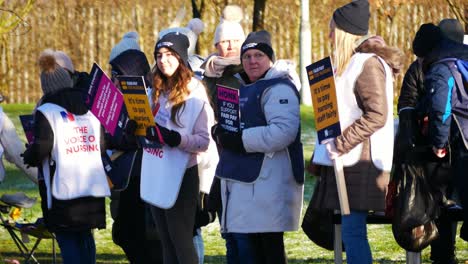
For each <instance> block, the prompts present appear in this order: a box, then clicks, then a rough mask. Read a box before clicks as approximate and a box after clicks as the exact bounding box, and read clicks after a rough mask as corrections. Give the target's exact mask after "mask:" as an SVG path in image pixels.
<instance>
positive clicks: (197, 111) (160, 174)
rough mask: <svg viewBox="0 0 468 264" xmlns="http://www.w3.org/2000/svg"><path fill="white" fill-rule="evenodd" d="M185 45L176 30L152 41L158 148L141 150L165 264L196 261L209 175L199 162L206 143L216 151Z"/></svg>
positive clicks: (153, 136) (152, 131)
mask: <svg viewBox="0 0 468 264" xmlns="http://www.w3.org/2000/svg"><path fill="white" fill-rule="evenodd" d="M188 47H189V40H188V38H187V37H186V36H185V35H183V34H180V33H168V34H166V35H164V36H163V37H162V38H161V39H159V40H158V42H157V43H156V47H155V51H154V57H155V59H156V65H155V67H154V69H153V74H154V78H153V89H152V91H151V94H150V105H151V107H152V110H153V115H154V121H155V126H154V127H151V128H149V129H148V130H147V135H146V137H147V139H149V140H152V141H159V142H160V143H161V144H162V147H161V148H160V149H147V148H145V149H144V151H143V158H142V169H141V197H142V199H143V200H145V201H146V202H148V203H149V204H151V205H153V206H152V208H151V210H152V214H153V218H154V220H155V222H156V227H157V230H158V232H159V236H160V239H161V244H162V247H163V261H164V263H197V262H198V257H197V253H196V251H195V247H194V244H193V241H192V237H193V228H194V224H195V211H196V208H197V202H198V197H199V195H198V194H199V190H200V187H199V184H200V182H203V181H204V180H206V179H205V175H207V174H205V173H204V169H205V166H204V165H205V164H202V163H203V161H204V159H203V157H204V154H205V153H207V150H208V149H209V147H211V149H212V148H214V149H215V151H216V146H215V145H214V143H213V144H211V146H210V142H212V141H210V133H209V131H210V130H209V129H210V128H211V126H212V125H213V124H214V114H213V110H212V108H211V106H210V103H209V100H208V96H207V94H206V90H205V87H204V86H203V84H202V83H201V82H200V81H199V80H198V79H196V78H194V75H193V72H192V71H191V69H190V68H189V66H188V63H187V59H188V54H187V49H188ZM215 156H217V153H216V155H215ZM201 168H203V169H201ZM199 171H200V173H199ZM213 176H214V174H213V175H212V177H213ZM199 177H200V179H199ZM212 177H211V180H212ZM209 185H211V184H209Z"/></svg>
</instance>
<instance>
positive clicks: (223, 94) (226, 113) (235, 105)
mask: <svg viewBox="0 0 468 264" xmlns="http://www.w3.org/2000/svg"><path fill="white" fill-rule="evenodd" d="M216 90H217V100H218V104H217V106H218V124H220V125H221V127H222V128H224V129H226V130H228V131H231V132H236V133H237V132H240V111H239V90H238V89H234V88H230V87H227V86H223V85H219V84H218V85H216Z"/></svg>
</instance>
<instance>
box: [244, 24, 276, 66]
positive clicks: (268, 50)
mask: <svg viewBox="0 0 468 264" xmlns="http://www.w3.org/2000/svg"><path fill="white" fill-rule="evenodd" d="M249 49H258V50H260V51H261V52H263V53H265V54H266V55H267V56H268V58H270V60H271V61H273V62H274V61H275V52H274V51H273V48H272V47H271V35H270V33H269V32H268V31H266V30H260V31H255V32H251V33H250V34H249V35H248V36H247V38H246V39H245V41H244V43H242V48H241V58H242V55H244V53H245V52H246V51H248V50H249Z"/></svg>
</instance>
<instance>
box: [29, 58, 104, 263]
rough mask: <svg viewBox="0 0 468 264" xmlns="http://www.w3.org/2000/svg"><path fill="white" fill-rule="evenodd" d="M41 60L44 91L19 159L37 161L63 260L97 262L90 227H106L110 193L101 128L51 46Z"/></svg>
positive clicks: (44, 205)
mask: <svg viewBox="0 0 468 264" xmlns="http://www.w3.org/2000/svg"><path fill="white" fill-rule="evenodd" d="M39 65H40V67H41V88H42V91H43V92H44V96H43V97H42V98H41V105H40V106H39V107H38V108H37V111H36V113H35V119H34V120H35V123H34V141H33V142H32V144H31V145H30V146H29V147H28V148H27V149H26V151H25V152H24V153H23V161H24V163H25V164H27V165H29V166H31V167H39V170H40V173H39V175H40V177H39V192H40V195H41V207H42V212H43V215H44V220H45V224H46V227H47V228H48V230H50V231H51V232H54V233H55V237H56V239H57V242H58V244H59V247H60V253H61V255H62V259H63V262H64V263H95V262H96V247H95V243H94V237H93V234H92V232H91V230H92V229H94V228H105V227H106V210H105V199H104V198H105V197H107V196H109V195H110V190H109V185H108V182H107V177H106V173H105V171H104V166H103V163H102V160H101V155H102V154H103V153H104V151H105V149H106V146H105V140H104V129H103V128H102V126H101V124H100V123H99V120H98V119H97V118H96V117H95V116H94V115H93V114H92V113H91V112H90V111H88V108H87V106H86V104H85V102H84V100H83V97H82V90H81V89H80V88H72V86H73V81H72V78H71V76H70V74H69V73H68V72H67V71H66V70H65V69H64V68H62V67H61V66H60V65H59V64H58V63H57V61H56V59H55V57H54V54H53V52H50V51H44V52H43V53H41V56H40V57H39Z"/></svg>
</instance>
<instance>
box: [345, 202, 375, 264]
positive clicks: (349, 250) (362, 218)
mask: <svg viewBox="0 0 468 264" xmlns="http://www.w3.org/2000/svg"><path fill="white" fill-rule="evenodd" d="M366 218H367V212H364V211H351V214H349V215H344V216H342V217H341V228H342V234H343V244H344V246H345V251H346V262H347V263H348V264H372V253H371V251H370V247H369V241H368V240H367V223H366Z"/></svg>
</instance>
